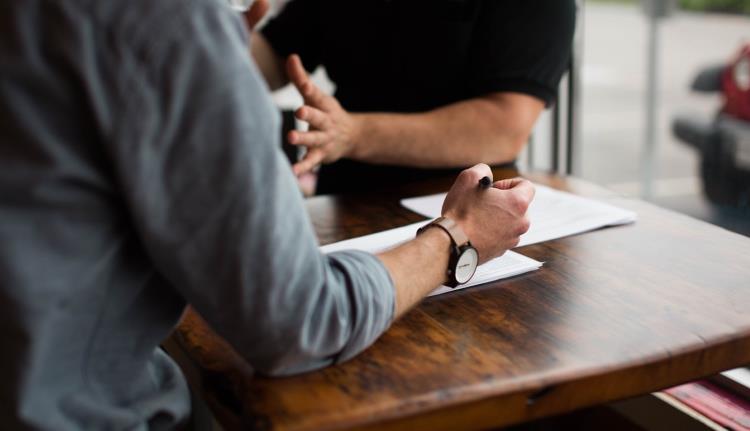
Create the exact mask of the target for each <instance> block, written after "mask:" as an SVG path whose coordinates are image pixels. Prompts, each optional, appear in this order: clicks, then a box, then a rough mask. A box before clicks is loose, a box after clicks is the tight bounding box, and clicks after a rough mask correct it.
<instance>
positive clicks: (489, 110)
mask: <svg viewBox="0 0 750 431" xmlns="http://www.w3.org/2000/svg"><path fill="white" fill-rule="evenodd" d="M574 27H575V2H574V0H513V1H497V0H410V1H386V0H358V1H351V0H292V1H291V2H290V3H288V4H287V5H286V7H285V9H284V10H283V11H282V12H281V13H280V14H279V15H278V16H276V17H275V18H274V19H272V20H271V21H270V22H269V23H268V25H266V26H265V27H264V28H263V30H262V33H256V34H255V35H254V37H253V40H252V51H253V56H254V57H255V59H256V61H257V62H258V64H259V66H260V68H261V71H262V72H263V74H264V76H265V77H266V80H267V81H268V83H269V85H270V86H271V88H272V89H276V88H279V87H281V86H283V85H285V84H286V83H287V82H288V81H291V82H293V83H294V84H295V86H296V87H297V89H298V90H299V91H300V93H301V94H302V96H303V98H304V100H305V106H303V107H301V108H300V109H299V110H298V111H297V112H296V116H297V118H299V119H301V120H304V121H307V122H308V123H309V124H310V130H309V131H308V132H300V131H292V132H290V134H289V136H288V140H289V142H290V143H292V144H294V145H302V146H305V147H307V149H308V152H307V154H306V156H305V157H304V159H303V160H301V161H300V162H298V163H297V164H296V165H295V166H294V170H295V172H296V173H297V174H301V173H304V172H307V171H309V170H311V169H313V168H314V167H315V166H316V165H318V164H320V163H323V164H324V166H322V168H321V170H320V175H319V181H318V189H317V192H318V193H341V192H348V191H359V190H363V189H376V188H385V187H387V186H388V185H389V184H397V183H403V182H407V181H412V180H416V179H419V178H423V177H426V176H430V175H434V174H435V173H437V172H441V173H445V172H446V171H447V170H455V169H457V168H463V167H466V166H470V165H473V164H475V163H478V162H483V163H488V164H502V163H508V162H512V161H513V160H514V159H515V158H516V156H517V155H518V153H519V152H520V151H521V149H522V148H523V146H524V145H525V143H526V141H527V139H528V136H529V134H530V133H531V130H532V127H533V125H534V123H535V121H536V119H537V118H538V116H539V114H540V113H541V111H542V110H543V109H544V107H545V106H548V105H550V104H551V103H553V102H554V97H555V93H556V91H555V89H556V87H557V85H558V82H559V80H560V78H561V76H562V74H563V72H564V70H565V68H566V66H567V64H568V61H569V56H570V45H571V40H572V37H573V32H574ZM293 53H296V54H299V56H296V55H292V54H293ZM300 58H301V61H300ZM302 62H304V68H303V66H302ZM319 65H323V66H325V67H326V70H327V72H328V75H329V76H330V77H331V79H332V80H333V81H334V82H335V83H336V87H337V90H336V93H335V95H334V96H335V97H331V96H328V95H325V94H323V93H322V92H321V91H320V90H319V89H318V88H316V87H315V85H314V84H312V83H311V82H310V81H309V79H308V77H307V73H306V72H305V69H307V70H313V69H314V68H315V67H317V66H319ZM353 178H356V179H357V180H356V181H352V179H353Z"/></svg>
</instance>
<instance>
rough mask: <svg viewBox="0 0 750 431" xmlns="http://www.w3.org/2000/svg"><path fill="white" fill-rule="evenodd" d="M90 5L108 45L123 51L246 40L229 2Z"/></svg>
mask: <svg viewBox="0 0 750 431" xmlns="http://www.w3.org/2000/svg"><path fill="white" fill-rule="evenodd" d="M83 1H90V0H83ZM90 4H91V16H92V17H93V19H94V20H95V24H96V25H98V26H99V27H100V28H101V29H103V31H104V32H105V33H106V37H107V40H108V42H110V43H112V44H115V45H118V46H121V47H127V48H131V49H137V50H141V51H142V50H163V49H165V48H168V47H169V46H174V45H175V44H176V45H186V46H189V45H190V44H191V43H194V42H196V41H200V40H201V39H205V38H206V36H217V35H223V36H231V37H233V38H235V37H236V38H238V39H240V40H242V41H243V42H244V40H246V34H245V30H244V27H243V25H242V23H241V20H240V19H239V16H238V14H237V13H236V12H234V11H233V10H232V9H231V8H230V7H229V5H228V2H227V1H225V0H160V1H154V0H127V1H123V0H115V1H104V2H102V1H90Z"/></svg>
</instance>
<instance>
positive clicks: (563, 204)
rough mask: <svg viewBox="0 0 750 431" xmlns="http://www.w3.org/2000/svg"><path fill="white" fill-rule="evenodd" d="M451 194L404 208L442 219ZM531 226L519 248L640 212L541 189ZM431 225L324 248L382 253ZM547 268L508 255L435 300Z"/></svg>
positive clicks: (613, 222)
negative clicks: (463, 290) (447, 198)
mask: <svg viewBox="0 0 750 431" xmlns="http://www.w3.org/2000/svg"><path fill="white" fill-rule="evenodd" d="M445 195H446V194H445V193H441V194H437V195H430V196H423V197H418V198H410V199H404V200H402V201H401V204H402V205H403V206H405V207H406V208H408V209H410V210H412V211H414V212H416V213H419V214H422V215H424V216H426V217H430V218H435V217H439V216H440V213H441V209H442V206H443V201H444V200H445ZM528 217H529V220H530V221H531V227H530V228H529V231H528V232H527V233H526V234H524V235H523V236H521V241H520V243H519V244H518V246H519V247H521V246H524V245H529V244H536V243H539V242H543V241H549V240H553V239H557V238H562V237H565V236H569V235H575V234H578V233H582V232H587V231H590V230H594V229H599V228H602V227H605V226H615V225H621V224H627V223H632V222H634V221H635V220H636V218H637V215H636V213H634V212H632V211H628V210H624V209H622V208H618V207H616V206H613V205H609V204H606V203H604V202H599V201H596V200H593V199H588V198H584V197H581V196H576V195H573V194H571V193H566V192H561V191H558V190H554V189H551V188H549V187H545V186H541V185H537V186H536V196H535V197H534V201H533V202H532V203H531V206H530V207H529V211H528ZM426 223H428V222H427V221H421V222H418V223H414V224H410V225H407V226H403V227H399V228H396V229H390V230H387V231H383V232H378V233H374V234H371V235H365V236H362V237H359V238H353V239H349V240H346V241H341V242H337V243H334V244H329V245H326V246H323V247H321V250H322V251H323V252H324V253H330V252H333V251H339V250H362V251H367V252H370V253H379V252H382V251H385V250H388V249H390V248H393V247H396V246H397V245H399V244H401V243H403V242H405V241H408V240H410V239H412V238H414V235H415V234H416V232H417V229H418V228H420V227H421V226H423V225H425V224H426ZM541 266H542V262H538V261H536V260H534V259H530V258H528V257H526V256H523V255H521V254H519V253H515V252H512V251H508V252H506V253H505V254H504V255H503V256H501V257H498V258H496V259H493V260H491V261H489V262H486V263H484V264H483V265H480V266H479V268H477V272H476V274H474V277H473V278H472V279H471V281H470V282H469V283H467V284H465V285H462V286H459V287H458V288H456V289H451V288H449V287H445V286H442V287H439V288H438V289H436V290H435V291H433V292H432V293H431V294H430V296H432V295H439V294H442V293H447V292H453V291H455V290H457V289H463V288H466V287H471V286H476V285H478V284H483V283H489V282H491V281H497V280H500V279H503V278H508V277H513V276H516V275H520V274H523V273H526V272H529V271H534V270H537V269H539V268H540V267H541Z"/></svg>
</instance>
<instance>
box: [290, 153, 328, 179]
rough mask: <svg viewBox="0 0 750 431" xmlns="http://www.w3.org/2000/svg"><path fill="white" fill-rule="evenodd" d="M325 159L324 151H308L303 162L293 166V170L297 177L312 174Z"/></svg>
mask: <svg viewBox="0 0 750 431" xmlns="http://www.w3.org/2000/svg"><path fill="white" fill-rule="evenodd" d="M324 157H325V156H324V153H323V152H322V151H319V150H311V151H308V152H307V154H305V157H304V158H303V159H302V160H300V161H299V162H297V163H295V164H294V166H292V170H293V171H294V174H295V175H302V174H304V173H307V172H310V171H312V170H313V169H315V167H316V166H318V165H319V164H320V163H321V162H322V161H323V158H324Z"/></svg>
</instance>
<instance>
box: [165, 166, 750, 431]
mask: <svg viewBox="0 0 750 431" xmlns="http://www.w3.org/2000/svg"><path fill="white" fill-rule="evenodd" d="M512 174H513V173H512V172H508V171H498V172H496V173H495V175H496V178H499V177H501V176H509V175H512ZM531 178H532V179H533V180H535V181H537V182H539V183H544V184H548V185H551V186H553V187H556V188H560V189H564V190H568V191H572V192H575V193H579V194H581V195H585V196H591V197H595V198H598V199H602V200H605V201H608V202H611V203H613V204H615V205H618V206H621V207H623V208H628V209H632V210H635V211H636V212H637V213H638V215H639V220H638V222H637V223H635V224H634V225H629V226H622V227H616V228H608V229H603V230H599V231H596V232H591V233H587V234H583V235H578V236H573V237H569V238H564V239H560V240H556V241H551V242H547V243H543V244H537V245H532V246H527V247H524V248H521V249H518V251H519V252H521V253H523V254H525V255H526V256H529V257H531V258H534V259H537V260H540V261H544V262H545V264H544V266H543V267H542V268H541V269H540V270H538V271H536V272H532V273H528V274H526V275H522V276H519V277H516V278H513V279H508V280H502V281H499V282H496V283H491V284H487V285H483V286H479V287H474V288H471V289H466V290H462V291H457V292H455V293H450V294H447V295H442V296H439V297H435V298H430V299H427V300H425V301H424V302H423V303H422V304H421V305H420V306H418V307H417V308H416V309H414V310H413V311H411V312H410V313H408V314H407V315H406V316H405V317H404V318H402V319H401V320H400V321H398V322H396V323H395V324H394V325H393V326H392V327H391V329H390V330H389V331H388V332H387V333H386V334H384V335H383V336H382V337H381V338H380V339H379V340H378V341H377V342H376V343H375V345H373V346H372V347H371V348H370V349H368V350H367V351H365V352H364V353H363V354H361V355H360V356H358V357H356V358H355V359H353V360H351V361H349V362H347V363H345V364H343V365H338V366H333V367H330V368H327V369H324V370H320V371H317V372H312V373H308V374H304V375H300V376H295V377H290V378H282V379H268V378H258V377H254V376H253V375H252V370H251V368H250V367H249V366H248V365H247V364H246V363H245V362H244V361H243V360H242V359H241V358H240V357H239V356H237V355H236V354H235V353H233V352H232V351H231V348H229V347H228V346H227V345H226V344H225V342H224V341H222V340H221V339H220V338H219V337H217V336H216V335H215V334H214V333H212V332H211V330H210V328H208V327H207V326H206V324H205V323H204V322H203V321H202V320H201V319H200V317H198V316H197V315H195V314H194V313H192V312H188V313H187V314H186V316H185V318H184V320H183V321H182V323H181V324H180V326H179V327H178V328H177V330H176V331H175V334H174V335H173V337H172V340H171V342H170V343H168V344H169V346H170V347H169V348H168V350H170V353H172V354H173V356H175V357H176V358H178V362H180V363H181V365H182V366H183V369H185V371H186V374H187V376H188V379H189V381H190V383H191V385H194V386H195V387H197V388H199V391H200V393H201V394H202V395H203V397H204V399H205V400H206V402H207V403H208V405H209V406H210V407H211V409H212V410H213V412H214V414H215V416H216V417H217V419H218V420H219V422H221V424H222V425H223V426H224V427H225V428H227V429H237V428H244V429H260V430H266V429H279V430H318V429H388V430H417V429H429V430H441V429H445V430H454V429H483V428H487V427H494V426H502V425H509V424H514V423H519V422H523V421H528V420H532V419H536V418H541V417H545V416H550V415H554V414H557V413H562V412H568V411H571V410H575V409H578V408H582V407H585V406H591V405H595V404H600V403H605V402H608V401H612V400H617V399H622V398H626V397H630V396H633V395H637V394H643V393H648V392H651V391H655V390H658V389H661V388H664V387H668V386H671V385H675V384H678V383H681V382H685V381H689V380H693V379H696V378H699V377H703V376H707V375H710V374H714V373H716V372H719V371H722V370H725V369H729V368H734V367H737V366H742V365H745V364H748V363H750V239H748V238H745V237H742V236H739V235H736V234H733V233H730V232H728V231H725V230H723V229H720V228H718V227H714V226H712V225H709V224H706V223H703V222H700V221H697V220H694V219H691V218H688V217H685V216H682V215H679V214H677V213H674V212H671V211H667V210H664V209H660V208H658V207H655V206H652V205H649V204H647V203H644V202H641V201H636V200H629V199H624V198H620V197H618V196H616V195H614V194H612V193H610V192H607V191H606V190H604V189H601V188H598V187H596V186H593V185H591V184H588V183H585V182H582V181H578V180H573V179H563V178H559V177H553V176H545V175H537V176H531ZM450 183H451V179H444V180H438V181H432V182H428V183H423V184H417V185H412V186H409V187H404V188H403V189H401V190H394V191H390V192H389V193H384V194H373V195H368V196H364V195H363V196H351V197H316V198H312V199H309V200H308V201H307V208H308V211H309V213H310V216H311V217H312V220H313V222H314V225H315V229H316V231H317V234H318V236H319V238H320V241H321V243H322V244H326V243H330V242H333V241H338V240H342V239H346V238H350V237H355V236H359V235H364V234H368V233H372V232H375V231H379V230H383V229H389V228H393V227H397V226H401V225H405V224H408V223H412V222H415V221H419V220H421V219H422V218H421V217H420V216H417V215H416V214H413V213H411V212H409V211H407V210H405V209H403V208H402V207H400V205H399V198H400V197H403V196H414V195H420V194H426V193H434V192H438V191H445V190H447V188H448V187H449V186H450ZM237 330H238V331H241V330H242V328H237Z"/></svg>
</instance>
